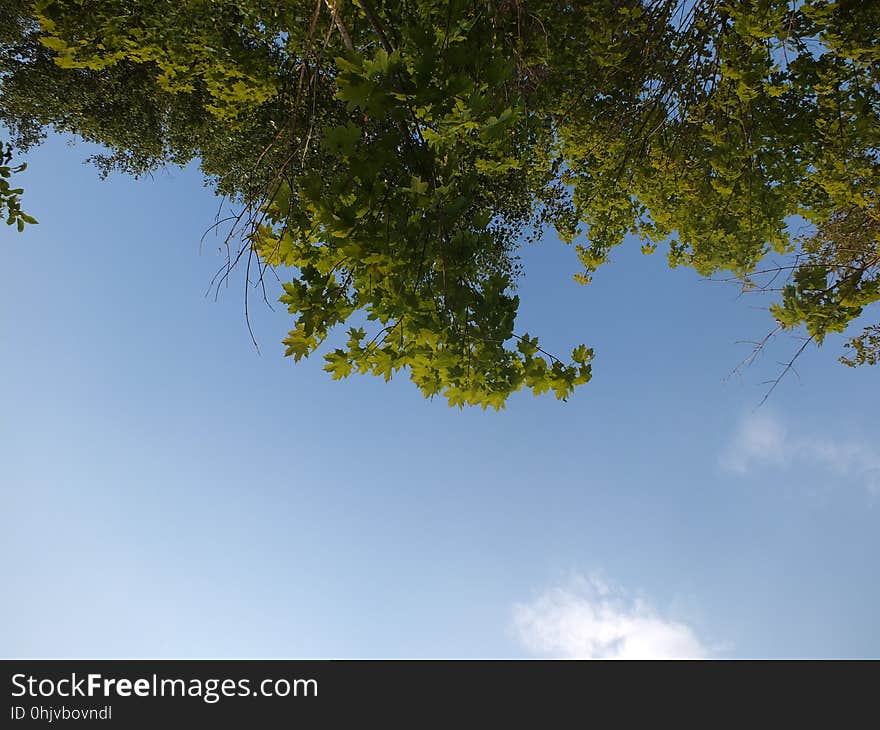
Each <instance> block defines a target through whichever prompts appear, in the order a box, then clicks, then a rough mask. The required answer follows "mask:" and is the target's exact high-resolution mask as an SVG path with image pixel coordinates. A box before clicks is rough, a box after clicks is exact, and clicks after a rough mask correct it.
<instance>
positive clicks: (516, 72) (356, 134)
mask: <svg viewBox="0 0 880 730" xmlns="http://www.w3.org/2000/svg"><path fill="white" fill-rule="evenodd" d="M0 14H2V17H0V21H3V22H2V23H0V27H2V30H0V100H2V105H0V121H2V123H3V124H4V125H5V126H6V127H7V129H8V130H9V131H10V134H11V142H12V144H13V146H14V147H15V148H17V150H19V151H24V150H26V149H28V148H29V147H30V146H32V145H33V144H36V143H37V142H39V140H40V139H41V138H42V136H43V135H45V133H46V130H47V129H49V128H53V129H55V130H58V131H63V132H71V133H76V134H78V135H80V136H81V137H83V138H85V139H87V140H90V141H94V142H98V143H101V144H102V145H104V146H105V147H106V148H107V153H106V154H105V155H101V156H99V157H97V158H96V159H95V162H96V164H97V165H98V167H99V169H100V170H101V171H102V172H103V173H105V174H106V173H107V172H109V171H111V170H120V171H122V172H126V173H129V174H134V175H140V174H144V173H146V172H148V171H150V170H152V169H155V168H156V167H157V166H161V165H163V164H167V163H176V164H182V163H185V162H187V161H189V160H191V159H195V158H198V159H199V160H200V163H201V165H202V169H203V170H204V172H205V174H206V176H207V177H208V179H209V180H210V181H211V183H212V184H213V186H214V187H215V189H216V190H217V192H218V193H219V194H221V195H224V196H227V197H229V198H231V199H232V200H234V201H235V202H236V203H237V204H239V205H240V207H241V210H242V214H241V215H240V216H238V217H237V219H236V221H235V222H234V224H233V231H232V234H231V235H235V234H238V235H240V236H241V237H242V240H243V242H244V243H243V245H242V248H241V249H240V250H239V251H238V254H237V255H233V256H232V257H231V259H230V264H232V263H233V262H234V261H235V260H237V259H238V258H240V257H242V256H244V257H246V258H247V260H248V263H250V261H251V257H257V266H258V268H259V270H260V272H261V274H262V271H263V270H264V268H265V267H272V268H274V269H275V270H276V271H279V272H281V271H283V272H284V278H286V279H287V282H286V283H285V284H284V294H283V296H282V301H283V302H284V303H285V304H286V305H287V306H288V308H289V310H290V313H291V314H292V315H293V317H294V324H293V328H292V329H291V331H290V333H289V335H288V337H287V338H286V339H285V345H286V348H287V354H288V355H290V356H292V357H294V358H295V359H297V360H299V359H300V358H303V357H307V356H309V355H311V354H312V353H314V352H316V351H317V350H319V349H321V348H322V345H323V344H324V342H325V340H326V339H327V338H328V336H329V335H330V333H331V332H332V331H333V330H334V329H336V328H341V327H344V326H346V325H348V330H347V340H345V341H344V342H343V341H340V342H339V344H340V345H341V346H339V347H335V348H333V349H331V350H330V351H329V352H325V353H324V358H325V360H326V365H325V369H326V370H328V371H329V372H330V373H331V374H332V375H333V377H334V378H340V377H346V376H348V375H349V374H351V373H354V372H359V373H373V374H376V375H381V376H383V377H385V378H386V379H388V378H390V377H391V376H392V374H393V373H394V372H396V371H398V370H401V369H405V370H406V371H407V372H408V373H409V376H410V378H411V379H412V381H413V382H414V383H415V384H416V385H417V386H418V387H419V388H420V389H421V391H422V392H423V393H424V394H425V395H426V396H433V395H436V394H442V395H443V396H445V397H446V398H447V399H448V401H449V403H450V404H451V405H464V404H477V405H481V406H483V407H489V406H491V407H494V408H500V407H502V406H503V405H504V403H505V401H506V399H507V397H508V396H509V395H510V394H511V393H512V392H514V391H516V390H519V389H521V388H529V389H531V390H532V391H534V392H535V393H542V392H545V391H552V392H553V393H555V395H556V396H557V397H559V398H562V399H565V398H567V397H568V396H569V395H570V394H571V393H572V391H573V389H574V388H575V387H577V386H578V385H581V384H583V383H586V382H587V381H588V380H589V379H590V376H591V361H592V358H593V352H592V350H590V349H588V348H587V347H586V346H585V345H578V346H576V347H574V348H573V349H572V351H571V353H570V355H569V356H568V357H566V358H565V360H562V359H559V358H557V357H555V356H553V355H550V354H549V353H547V352H545V351H544V350H543V349H541V347H540V344H539V342H538V340H537V339H536V338H534V337H532V336H530V335H529V334H528V333H524V332H517V331H516V328H515V319H516V312H517V307H518V304H519V300H518V297H517V296H516V294H515V283H516V278H517V275H518V274H519V273H520V271H519V264H518V259H517V250H518V248H519V247H520V245H522V244H523V242H525V241H528V240H533V239H536V238H538V237H539V236H540V235H541V234H542V233H543V232H544V231H547V230H549V231H552V232H554V233H555V234H556V235H557V236H558V237H560V238H561V239H563V240H564V241H566V242H568V243H570V244H572V245H573V246H575V247H576V250H577V253H578V256H579V258H580V261H581V263H582V265H583V268H582V270H581V271H580V272H577V273H576V274H575V276H576V278H577V279H578V281H580V282H582V283H585V284H586V283H588V282H589V281H590V279H591V277H592V276H593V275H594V274H595V273H596V271H597V270H598V269H599V267H600V266H601V265H602V264H603V263H604V262H605V261H606V260H607V259H608V257H609V253H610V251H611V250H612V249H613V248H614V247H616V246H618V245H620V244H621V243H623V241H624V239H625V238H626V237H627V236H634V237H636V239H638V240H640V241H641V245H642V249H643V251H644V252H645V253H653V252H654V251H655V250H656V249H657V247H658V246H661V245H662V246H664V247H665V248H666V250H667V256H668V260H669V264H670V265H671V266H679V265H684V266H690V267H692V268H694V269H695V270H696V271H697V272H699V273H700V274H702V275H707V276H708V275H712V274H715V273H717V272H728V273H729V274H730V275H731V276H733V277H736V278H738V279H740V280H741V281H742V282H743V283H744V285H745V286H747V287H748V286H765V284H762V283H761V282H760V281H759V279H758V277H759V275H760V273H761V271H762V269H761V268H760V266H761V262H762V260H764V259H765V256H766V255H767V254H768V252H770V251H775V252H778V253H779V254H786V255H789V260H790V261H791V265H790V266H785V267H781V269H785V270H786V271H787V274H788V276H787V279H786V283H785V285H784V286H783V287H781V290H780V296H779V300H778V302H777V303H775V304H774V305H773V307H772V310H771V311H772V314H773V316H774V318H775V319H776V320H777V322H778V324H779V327H781V328H784V329H793V328H796V327H801V326H804V327H805V328H806V331H807V333H808V337H809V339H810V340H813V341H816V342H819V343H821V342H822V340H823V338H824V337H825V336H826V335H827V334H828V333H831V332H842V331H844V330H845V329H846V328H847V327H848V326H849V324H850V323H851V322H852V321H853V320H854V319H856V318H857V317H859V316H860V315H861V314H862V312H863V310H864V309H865V307H867V306H868V305H870V304H872V303H874V302H876V301H877V300H878V298H880V279H878V271H880V208H878V200H877V189H878V181H880V158H878V149H880V116H878V115H880V5H878V4H876V3H863V2H857V1H855V2H854V1H845V0H840V1H838V2H832V1H830V0H808V1H806V2H803V3H791V2H790V1H789V0H751V1H750V0H735V1H726V0H693V1H688V2H680V1H678V0H614V1H611V0H585V1H584V2H578V3H558V2H551V1H549V0H547V1H542V0H536V1H535V2H528V3H526V2H518V1H516V0H500V1H487V2H483V3H473V2H465V1H464V0H442V1H441V0H373V1H372V2H371V1H370V0H336V1H335V2H331V1H330V0H317V1H312V0H291V1H288V2H283V3H263V2H259V1H255V2H247V1H246V0H215V1H214V2H206V1H205V0H175V1H171V0H154V1H152V2H149V3H131V2H123V1H122V0H36V2H34V3H26V2H22V1H21V0H0ZM0 169H7V168H0ZM2 184H3V183H2V181H0V185H2ZM4 189H10V188H9V187H8V186H7V188H4ZM2 190H3V189H0V193H2ZM3 200H5V198H0V203H2V201H3ZM16 205H17V202H16ZM10 210H11V208H10ZM794 217H799V218H800V219H803V220H804V221H805V222H806V223H808V224H809V225H810V231H811V233H809V234H808V235H806V236H800V237H796V236H793V235H792V233H791V226H790V222H791V221H792V219H793V218H794ZM16 220H21V218H18V219H16ZM32 220H33V219H29V217H28V218H25V219H24V220H23V222H20V223H19V227H20V228H21V227H23V224H24V223H26V222H30V221H32ZM11 222H15V221H12V220H11ZM777 273H779V271H777ZM850 348H851V354H848V355H847V356H845V357H843V358H841V359H842V360H843V361H844V362H845V363H846V364H851V365H854V364H865V363H870V364H874V363H876V362H877V360H878V353H880V349H878V348H880V334H878V326H877V325H874V326H869V327H868V328H867V329H866V330H865V331H864V332H863V333H862V334H861V335H856V336H854V337H853V338H852V340H851V341H850Z"/></svg>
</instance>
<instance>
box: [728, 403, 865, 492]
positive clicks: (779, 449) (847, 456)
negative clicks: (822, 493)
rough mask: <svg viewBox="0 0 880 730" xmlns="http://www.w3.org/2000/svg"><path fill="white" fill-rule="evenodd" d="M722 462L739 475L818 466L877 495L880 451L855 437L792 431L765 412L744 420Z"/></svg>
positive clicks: (817, 467) (816, 467)
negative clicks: (771, 467)
mask: <svg viewBox="0 0 880 730" xmlns="http://www.w3.org/2000/svg"><path fill="white" fill-rule="evenodd" d="M721 463H722V466H724V467H725V468H727V469H730V470H731V471H734V472H737V473H739V474H747V473H749V472H751V471H753V470H755V469H760V468H764V467H768V466H773V467H778V468H784V469H789V468H792V467H794V466H801V467H804V466H806V467H807V468H810V469H814V470H815V469H821V470H824V471H826V472H829V473H831V474H834V475H836V476H839V477H845V478H848V479H850V480H852V481H857V482H859V483H861V484H863V485H864V486H865V488H866V489H867V490H868V491H869V492H870V493H871V494H872V495H875V496H880V450H878V449H876V448H871V447H869V446H868V445H867V444H865V443H863V442H860V441H855V440H844V439H839V438H834V437H832V436H816V435H807V434H796V433H791V432H790V430H789V429H787V428H786V427H785V426H784V425H783V424H782V423H781V422H780V420H779V419H778V418H777V417H776V416H774V415H772V414H770V413H767V412H761V413H756V414H752V415H750V416H748V417H747V418H745V419H743V421H742V422H741V423H740V425H739V428H738V429H737V431H736V433H735V434H734V436H733V439H732V441H731V443H730V445H729V446H728V447H727V449H726V450H725V452H724V453H723V454H722V457H721Z"/></svg>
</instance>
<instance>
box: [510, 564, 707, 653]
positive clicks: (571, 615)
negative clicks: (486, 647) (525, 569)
mask: <svg viewBox="0 0 880 730" xmlns="http://www.w3.org/2000/svg"><path fill="white" fill-rule="evenodd" d="M513 628H514V631H515V632H516V635H517V638H518V639H519V641H520V643H521V644H522V645H523V647H524V648H525V649H526V650H527V651H529V652H530V653H532V654H536V655H541V656H552V657H562V658H572V659H681V658H701V657H704V656H706V655H707V651H706V649H705V647H704V646H703V645H702V644H701V643H700V641H699V639H698V638H697V636H696V635H695V634H694V632H693V630H692V629H691V628H690V627H689V626H686V625H685V624H683V623H678V622H676V621H670V620H667V619H664V618H662V617H661V616H659V615H658V614H657V612H656V611H655V610H654V609H653V608H652V607H651V606H650V605H648V604H647V603H646V602H645V601H643V600H641V599H638V598H636V599H633V598H631V597H628V596H626V595H624V594H623V593H622V592H621V591H619V590H617V589H613V588H611V587H609V586H607V585H606V584H605V583H603V582H602V581H600V580H597V579H595V578H590V579H585V578H575V579H574V580H572V581H571V582H570V583H569V584H568V585H566V586H563V587H556V588H552V589H550V590H548V591H546V592H545V593H543V594H542V595H540V596H539V597H538V598H537V599H535V600H534V601H532V602H531V603H524V604H517V605H515V606H514V608H513Z"/></svg>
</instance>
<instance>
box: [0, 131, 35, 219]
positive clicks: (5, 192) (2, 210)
mask: <svg viewBox="0 0 880 730" xmlns="http://www.w3.org/2000/svg"><path fill="white" fill-rule="evenodd" d="M11 162H12V148H11V147H8V146H7V147H3V146H2V145H0V217H3V218H5V219H6V223H7V225H10V226H12V225H14V226H16V228H18V231H19V233H20V232H21V231H23V230H24V226H25V224H26V223H36V222H37V220H36V218H33V217H32V216H29V215H28V214H27V213H25V212H24V211H23V210H22V209H21V194H22V193H23V192H24V190H23V189H22V188H13V187H12V186H11V185H10V184H9V178H10V177H12V175H13V174H14V173H18V172H22V171H23V170H24V169H25V168H26V167H27V165H26V164H25V163H21V164H20V165H16V166H15V167H12V166H11V165H10V163H11Z"/></svg>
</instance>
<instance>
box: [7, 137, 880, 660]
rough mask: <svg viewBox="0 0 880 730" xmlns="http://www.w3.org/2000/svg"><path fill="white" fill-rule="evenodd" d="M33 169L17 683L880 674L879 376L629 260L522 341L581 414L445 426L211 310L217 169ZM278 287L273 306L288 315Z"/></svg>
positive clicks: (14, 399)
mask: <svg viewBox="0 0 880 730" xmlns="http://www.w3.org/2000/svg"><path fill="white" fill-rule="evenodd" d="M91 151H93V150H92V148H91V147H89V146H88V145H84V144H78V145H76V146H71V145H70V144H69V143H68V142H66V141H65V140H64V139H61V138H57V137H55V138H51V139H50V140H49V141H48V142H47V143H46V144H45V145H43V146H42V147H40V148H39V149H36V150H34V151H32V153H31V154H29V155H28V156H27V158H26V159H27V162H28V163H29V168H28V170H27V171H26V172H25V173H24V174H23V175H22V176H21V180H22V184H23V186H24V187H25V198H24V208H25V210H26V211H27V212H28V213H30V214H32V215H34V216H36V217H37V218H38V219H39V220H40V224H39V225H37V226H33V227H29V228H28V229H27V230H26V232H25V233H24V234H21V235H18V234H16V233H15V232H14V230H13V229H12V228H7V227H5V226H3V227H2V230H0V271H2V272H3V273H4V277H3V284H2V287H0V337H2V343H3V357H2V359H0V585H2V588H0V596H2V601H0V655H2V656H4V657H182V658H183V657H187V658H188V657H230V658H237V657H288V658H310V657H314V658H323V657H528V656H602V657H629V656H658V657H659V656H710V657H880V631H878V619H877V617H878V616H880V568H878V564H880V563H878V560H880V529H878V527H880V449H878V447H877V443H878V435H880V425H878V423H877V419H876V413H877V412H878V405H880V397H878V396H880V392H878V389H877V382H878V381H877V377H878V372H877V370H876V368H874V369H871V368H861V369H850V368H846V367H844V366H842V365H840V364H839V363H838V362H837V357H838V355H839V354H840V352H841V346H842V341H843V338H841V337H837V338H829V340H828V342H827V344H826V345H825V346H824V347H823V348H821V349H818V350H817V349H815V348H813V349H810V350H808V351H807V352H805V354H804V355H803V356H802V358H801V359H800V360H799V361H798V364H797V370H798V375H797V376H792V377H789V378H787V379H786V380H785V381H784V382H783V383H782V384H781V385H780V386H779V387H778V388H777V389H776V391H775V392H774V393H773V395H772V396H771V398H770V399H769V401H768V402H767V403H766V404H765V405H764V406H762V407H760V408H757V406H758V404H759V403H760V401H761V398H762V397H763V395H764V393H765V392H766V390H767V385H766V384H765V382H764V381H766V380H767V379H768V378H773V377H775V376H776V375H777V374H778V373H779V371H780V365H779V361H781V360H787V359H788V357H790V355H791V354H792V353H793V351H794V350H795V349H796V348H797V347H798V346H799V342H798V341H797V340H796V339H794V338H792V337H790V336H785V337H782V338H780V339H779V340H778V341H777V342H776V343H775V344H774V345H773V346H772V347H771V348H770V349H769V350H768V351H767V352H766V353H765V354H764V355H763V356H762V357H761V358H759V360H758V362H757V363H756V364H754V365H753V366H751V367H749V368H747V369H745V370H744V371H743V372H742V374H741V375H734V376H732V377H731V376H730V374H731V371H732V370H733V369H734V367H735V366H736V365H737V363H738V362H739V361H740V360H741V359H742V358H743V357H745V356H746V355H747V354H748V352H749V350H750V346H749V345H747V344H743V342H742V341H744V340H756V339H759V338H760V337H762V336H763V335H764V334H766V332H768V331H769V330H770V329H771V328H772V326H773V322H772V320H771V318H770V317H769V315H768V314H767V312H766V310H765V309H764V307H765V306H766V302H765V301H762V300H760V299H757V298H750V297H741V296H739V292H738V290H737V289H736V288H735V286H733V285H730V284H724V283H717V282H708V281H705V280H703V279H701V278H700V277H699V276H698V275H697V274H695V273H694V272H693V271H690V270H684V269H682V270H669V269H668V268H667V266H666V262H665V258H664V256H663V254H662V252H658V253H657V254H655V255H654V256H650V257H646V256H643V255H641V254H640V253H639V251H638V244H637V243H636V242H633V243H632V244H631V245H629V246H625V247H623V248H621V249H620V250H618V251H617V252H616V253H615V254H614V256H613V261H612V263H611V264H609V265H607V266H606V267H605V268H603V269H601V270H600V271H599V273H598V274H597V275H596V277H595V280H594V282H593V283H592V284H591V285H589V286H588V287H582V286H579V285H578V284H576V283H575V282H574V281H572V280H571V275H572V274H573V273H575V272H576V271H577V270H578V268H577V259H576V255H575V252H574V250H573V249H572V248H568V247H566V246H565V245H563V244H561V243H559V242H558V241H556V240H555V239H553V238H548V239H547V240H545V241H544V242H543V243H541V244H538V245H533V246H531V247H528V248H526V249H525V250H524V251H523V261H524V264H525V271H526V273H525V276H524V278H523V279H522V281H521V282H520V286H519V294H520V296H521V300H522V304H521V312H520V317H519V320H518V324H517V331H518V332H525V331H528V332H529V333H530V334H537V335H539V336H540V337H541V341H542V345H543V346H544V347H545V349H548V350H550V351H551V352H554V351H555V352H568V351H570V348H571V346H573V345H574V344H577V343H580V342H584V343H585V344H587V346H589V347H593V348H594V349H595V351H596V361H595V364H594V370H593V372H594V377H593V380H592V382H590V383H589V384H587V385H585V386H583V387H582V388H581V389H580V390H579V391H578V392H576V394H575V395H574V397H573V398H571V400H570V401H569V402H568V403H560V402H558V401H556V400H555V399H553V398H552V397H551V396H542V397H539V398H536V397H534V396H532V395H531V394H529V393H520V394H516V395H515V396H513V397H512V398H511V399H510V401H509V403H508V407H507V410H506V411H502V412H500V413H495V412H492V411H488V412H483V411H480V410H464V411H459V410H458V409H450V408H449V407H448V406H447V405H446V403H445V401H444V400H441V399H435V400H434V401H428V400H425V399H424V398H423V397H422V396H421V394H420V393H419V392H418V390H417V389H416V388H415V386H413V385H412V384H411V383H410V382H409V380H408V379H407V378H406V376H405V375H404V374H403V373H400V374H398V376H397V377H395V379H394V380H393V381H392V382H391V383H388V384H386V383H384V382H383V381H382V380H381V379H380V378H375V377H372V376H353V377H352V378H350V379H348V380H345V381H341V382H334V381H332V380H331V379H330V377H329V375H327V374H326V373H324V372H323V371H322V369H321V368H322V365H323V361H322V360H321V359H320V358H315V359H313V360H311V361H305V362H302V363H299V364H294V363H293V361H292V360H290V359H285V358H284V357H283V347H282V345H281V344H280V341H281V339H282V338H283V336H284V334H285V333H286V331H287V329H289V315H288V314H287V313H286V311H285V309H284V307H281V306H278V305H276V306H275V311H274V312H273V311H271V310H269V309H268V308H267V307H266V306H265V305H263V304H260V303H258V298H254V299H253V300H252V309H253V310H254V311H253V319H254V328H255V332H256V335H257V338H258V341H259V343H260V345H261V351H262V354H257V352H256V351H255V349H254V347H253V345H252V343H251V341H250V337H249V335H248V332H247V328H246V325H245V320H244V310H243V289H242V281H241V276H240V275H239V276H237V277H235V278H234V279H233V281H232V283H231V285H230V287H229V288H228V289H224V290H222V291H221V293H220V297H219V299H218V300H217V301H214V298H213V297H211V296H209V297H206V296H205V292H206V290H207V289H208V286H209V282H210V280H211V278H212V276H213V275H214V272H215V271H216V270H217V268H218V267H219V266H220V265H221V264H222V261H223V255H222V254H221V251H220V243H221V242H220V240H219V239H216V238H213V237H208V238H207V239H206V241H205V243H204V245H203V246H202V247H201V250H200V246H199V238H200V236H201V235H202V233H203V232H204V230H205V229H206V228H207V227H208V226H209V225H210V224H211V222H212V221H213V218H214V215H215V213H216V211H217V204H218V201H217V199H216V198H215V197H214V196H213V195H212V193H211V192H210V190H209V189H206V188H205V187H204V186H203V184H202V178H201V175H200V173H199V172H198V170H197V169H196V168H195V166H190V167H189V168H187V169H186V170H176V169H175V170H168V171H166V172H161V173H157V174H156V175H155V177H154V178H153V179H146V180H141V181H133V180H131V179H128V178H125V177H122V176H113V177H111V178H110V179H109V180H107V181H101V180H99V178H98V175H97V172H96V170H95V169H94V168H92V167H89V166H86V165H83V164H82V160H83V159H84V158H85V157H86V156H87V155H88V154H89V153H90V152H91ZM276 296H277V293H274V294H273V297H272V298H273V299H274V298H275V297H276Z"/></svg>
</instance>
